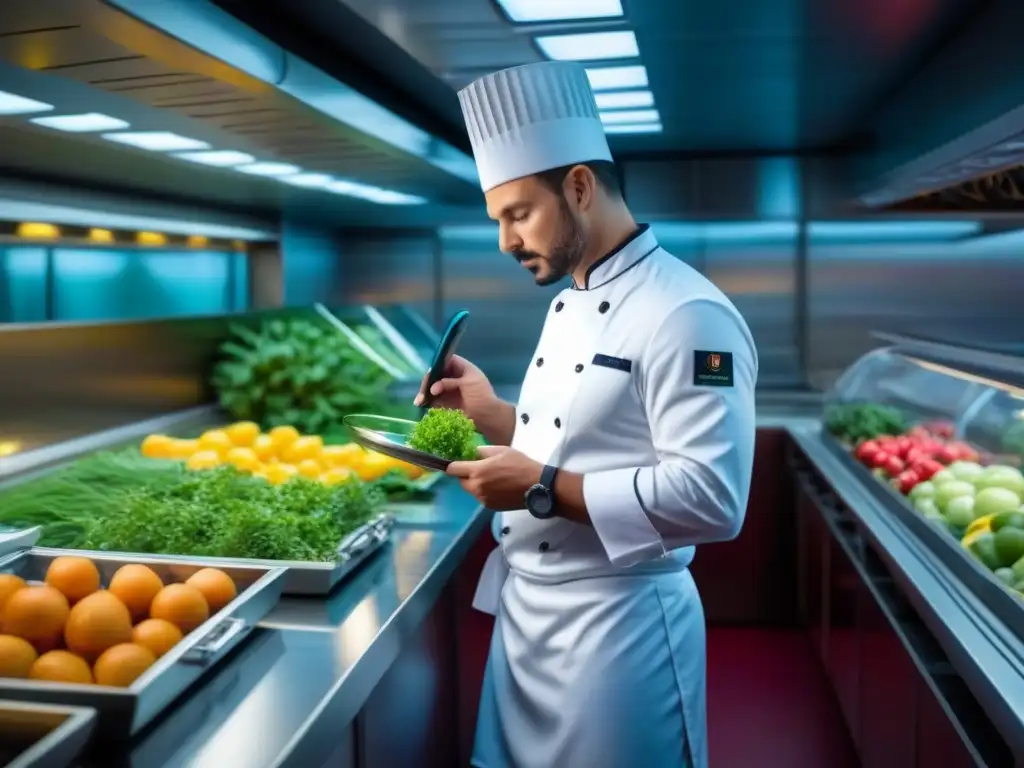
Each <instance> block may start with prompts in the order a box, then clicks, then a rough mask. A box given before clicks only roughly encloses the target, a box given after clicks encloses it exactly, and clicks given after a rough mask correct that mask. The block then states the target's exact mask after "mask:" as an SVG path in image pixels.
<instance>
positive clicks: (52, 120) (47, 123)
mask: <svg viewBox="0 0 1024 768" xmlns="http://www.w3.org/2000/svg"><path fill="white" fill-rule="evenodd" d="M29 122H30V123H33V124H34V125H39V126H42V127H43V128H53V129H54V130H56V131H67V132H68V133H99V132H100V131H119V130H121V129H122V128H130V127H131V123H129V122H127V121H126V120H121V119H120V118H117V117H111V116H110V115H103V114H100V113H99V112H88V113H86V114H84V115H54V116H52V117H33V118H32V119H31V120H29Z"/></svg>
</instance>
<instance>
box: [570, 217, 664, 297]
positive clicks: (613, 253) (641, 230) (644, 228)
mask: <svg viewBox="0 0 1024 768" xmlns="http://www.w3.org/2000/svg"><path fill="white" fill-rule="evenodd" d="M650 228H651V227H650V224H641V225H639V226H638V227H637V228H636V230H635V231H634V232H633V233H632V234H631V235H630V236H629V237H627V238H626V239H625V240H623V241H622V242H621V243H619V244H618V245H617V246H615V247H614V248H612V249H611V250H610V251H609V252H608V253H606V254H605V255H604V256H602V257H601V258H600V259H598V260H597V261H595V262H594V263H593V264H591V265H590V266H589V267H587V274H586V275H585V276H584V278H583V287H582V288H580V287H579V286H578V285H576V281H575V280H573V281H572V289H573V290H574V291H589V290H590V276H591V275H592V274H594V270H596V269H597V268H598V267H600V266H601V265H602V264H605V263H607V262H608V261H609V260H610V259H612V258H614V257H615V256H616V255H618V254H619V253H620V252H621V251H622V249H623V248H625V247H626V246H627V245H629V244H630V243H632V242H633V241H634V240H636V239H637V238H638V237H640V235H642V234H643V233H644V232H646V231H647V230H648V229H650Z"/></svg>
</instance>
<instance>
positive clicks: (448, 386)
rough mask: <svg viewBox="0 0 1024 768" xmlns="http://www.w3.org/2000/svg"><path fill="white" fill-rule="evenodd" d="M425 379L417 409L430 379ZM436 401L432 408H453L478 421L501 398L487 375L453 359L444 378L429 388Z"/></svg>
mask: <svg viewBox="0 0 1024 768" xmlns="http://www.w3.org/2000/svg"><path fill="white" fill-rule="evenodd" d="M428 375H429V373H428V374H426V375H424V376H423V381H422V382H421V383H420V391H419V394H418V395H416V399H415V400H413V404H414V405H423V389H424V387H426V386H427V376H428ZM430 394H431V395H432V396H433V399H432V400H431V401H430V405H432V406H435V407H438V408H454V409H456V410H459V411H462V412H463V413H464V414H466V415H467V416H469V418H471V419H473V421H479V420H480V418H481V416H483V414H484V413H486V411H487V410H488V409H489V408H493V407H494V403H495V402H496V401H497V399H498V396H497V395H495V394H494V387H492V386H491V382H489V381H488V380H487V377H486V376H484V372H483V371H481V370H480V369H479V368H477V367H476V366H475V365H473V364H472V363H471V362H469V360H467V359H466V358H464V357H459V356H458V355H452V358H451V360H449V361H448V366H447V367H446V368H445V371H444V376H443V377H442V378H441V380H440V381H438V382H436V383H435V384H434V386H433V387H431V388H430Z"/></svg>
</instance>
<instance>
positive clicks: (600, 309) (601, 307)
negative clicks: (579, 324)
mask: <svg viewBox="0 0 1024 768" xmlns="http://www.w3.org/2000/svg"><path fill="white" fill-rule="evenodd" d="M564 308H565V303H564V302H561V301H560V302H558V303H557V304H555V312H561V311H562V310H563V309H564ZM611 308H612V305H611V304H609V303H608V302H607V301H602V302H601V303H600V304H598V305H597V311H598V312H600V313H601V314H602V315H603V314H604V313H605V312H607V311H608V310H609V309H611Z"/></svg>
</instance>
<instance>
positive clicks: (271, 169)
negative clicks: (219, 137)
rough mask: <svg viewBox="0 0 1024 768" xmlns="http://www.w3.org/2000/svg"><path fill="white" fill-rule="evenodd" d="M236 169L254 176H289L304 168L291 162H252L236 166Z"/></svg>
mask: <svg viewBox="0 0 1024 768" xmlns="http://www.w3.org/2000/svg"><path fill="white" fill-rule="evenodd" d="M235 170H236V171H241V172H242V173H250V174H252V175H253V176H288V175H289V174H292V173H299V172H300V171H301V170H302V169H301V168H299V166H297V165H292V164H291V163H250V164H249V165H239V166H236V167H235Z"/></svg>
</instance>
